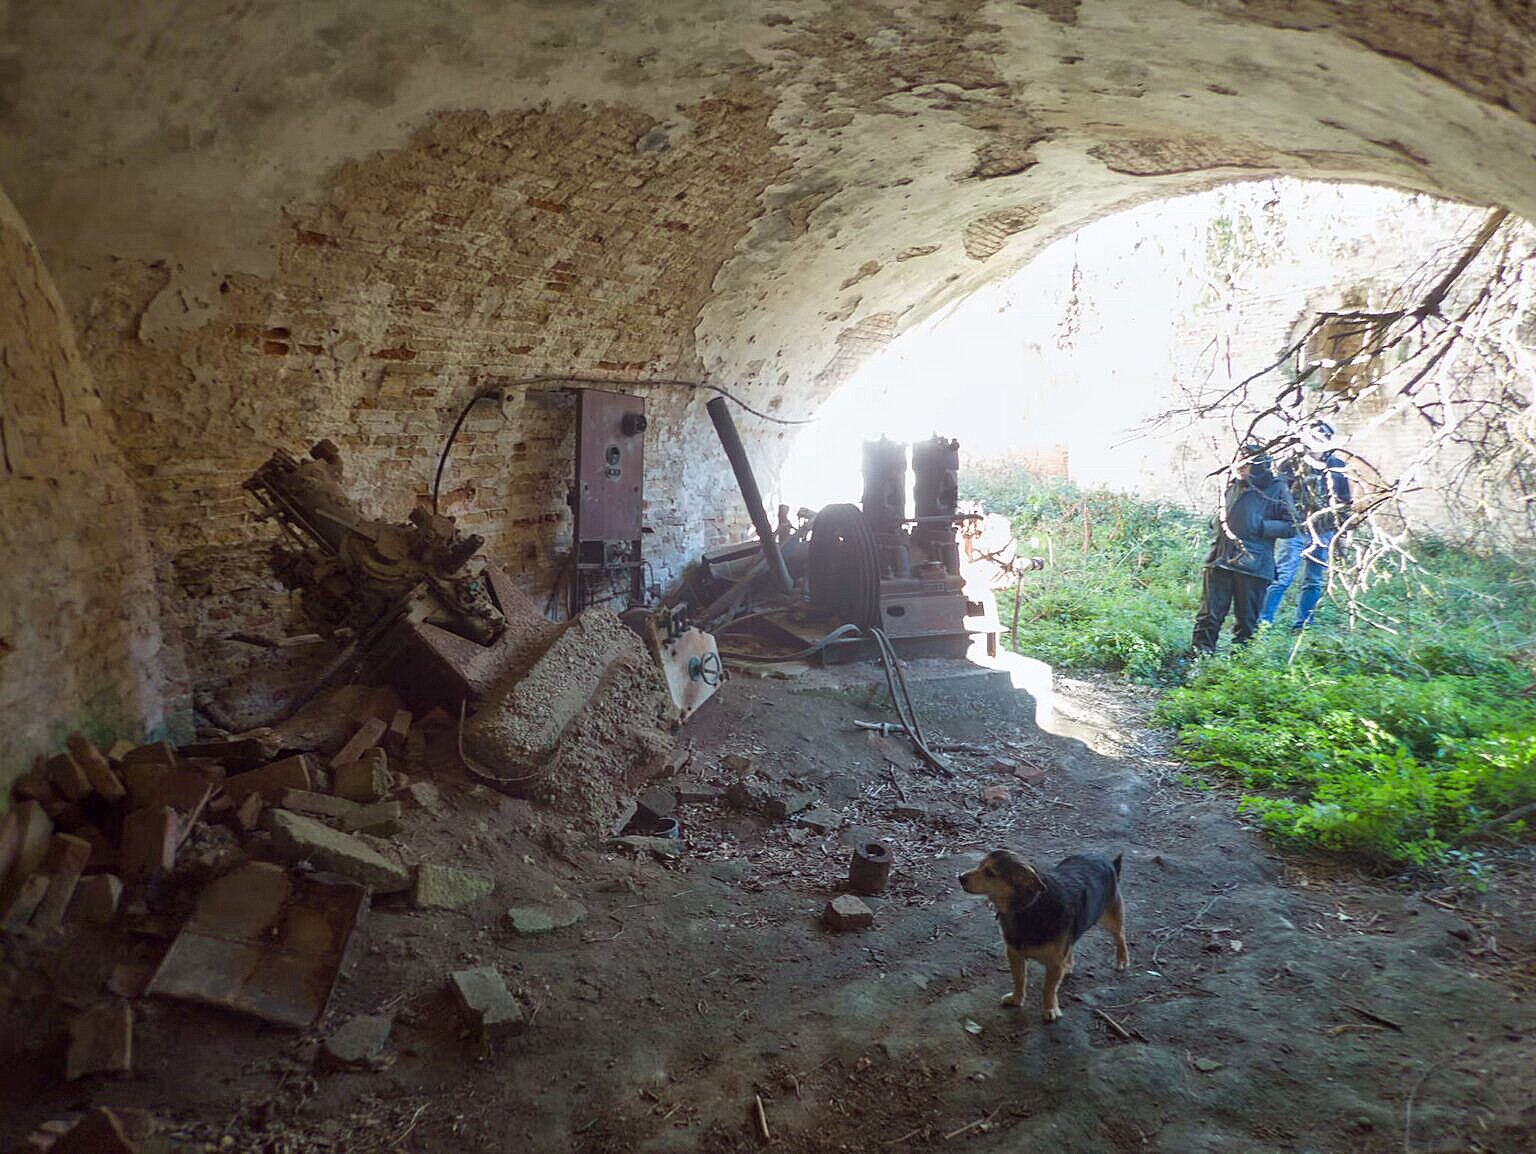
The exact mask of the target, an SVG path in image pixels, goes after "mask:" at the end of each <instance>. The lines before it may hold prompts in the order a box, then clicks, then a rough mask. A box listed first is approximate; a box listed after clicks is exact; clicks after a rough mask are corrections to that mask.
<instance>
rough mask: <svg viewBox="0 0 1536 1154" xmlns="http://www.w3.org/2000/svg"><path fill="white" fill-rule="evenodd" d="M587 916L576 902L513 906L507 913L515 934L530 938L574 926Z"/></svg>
mask: <svg viewBox="0 0 1536 1154" xmlns="http://www.w3.org/2000/svg"><path fill="white" fill-rule="evenodd" d="M586 916H587V911H586V910H585V909H584V908H583V907H582V906H580V905H579V904H577V903H576V902H561V903H560V904H559V905H553V906H513V907H512V908H511V909H509V910H508V911H507V921H508V922H509V923H511V926H512V929H513V931H514V932H516V933H518V934H521V935H523V936H524V937H530V936H532V935H534V934H548V933H552V932H554V931H555V930H563V929H565V928H566V927H567V926H574V925H575V924H576V923H577V922H579V921H581V920H582V919H583V918H585V917H586Z"/></svg>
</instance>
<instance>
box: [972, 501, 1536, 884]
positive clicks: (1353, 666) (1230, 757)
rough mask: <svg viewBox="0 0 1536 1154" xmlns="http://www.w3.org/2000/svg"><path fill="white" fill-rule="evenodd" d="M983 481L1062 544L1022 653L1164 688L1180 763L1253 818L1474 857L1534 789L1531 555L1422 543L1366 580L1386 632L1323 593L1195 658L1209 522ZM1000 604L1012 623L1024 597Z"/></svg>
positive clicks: (1038, 583)
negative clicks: (1297, 627) (1310, 609)
mask: <svg viewBox="0 0 1536 1154" xmlns="http://www.w3.org/2000/svg"><path fill="white" fill-rule="evenodd" d="M967 490H968V491H967V493H966V496H968V497H972V498H978V499H981V500H982V501H984V502H985V503H986V505H987V507H988V509H989V510H991V511H993V512H1001V513H1004V514H1006V515H1008V516H1010V517H1011V519H1012V521H1013V525H1014V529H1015V532H1016V534H1017V535H1018V536H1019V537H1020V538H1021V539H1022V540H1023V541H1024V542H1025V543H1026V546H1025V551H1026V552H1030V553H1043V552H1046V551H1047V550H1049V551H1050V552H1051V553H1052V554H1053V561H1054V564H1053V565H1052V566H1051V567H1050V568H1049V569H1048V570H1046V571H1045V572H1044V573H1041V574H1031V575H1029V576H1027V577H1026V578H1025V584H1024V589H1023V595H1022V598H1021V603H1020V614H1019V617H1020V620H1019V622H1018V642H1017V648H1018V649H1019V651H1020V652H1024V653H1028V654H1030V655H1032V656H1036V657H1039V658H1041V659H1043V660H1045V661H1048V662H1050V663H1051V664H1052V665H1054V666H1056V667H1057V668H1059V669H1064V670H1105V671H1110V672H1115V673H1119V674H1121V675H1122V676H1125V677H1127V678H1130V679H1133V680H1136V681H1140V682H1143V683H1147V684H1152V685H1157V686H1160V687H1162V689H1163V693H1162V695H1161V698H1160V700H1159V702H1158V705H1157V707H1156V711H1155V714H1154V716H1155V717H1156V718H1157V720H1159V721H1160V722H1162V723H1164V724H1167V725H1169V726H1171V727H1172V728H1173V729H1174V730H1175V731H1176V732H1177V734H1178V743H1177V748H1178V751H1179V755H1180V757H1181V758H1183V759H1184V760H1185V761H1186V762H1188V763H1189V764H1190V765H1191V766H1195V767H1199V768H1200V769H1202V770H1204V771H1207V772H1208V773H1211V774H1215V775H1218V776H1221V777H1224V778H1226V779H1228V780H1231V781H1233V782H1236V783H1237V784H1238V785H1240V786H1241V787H1242V789H1243V799H1242V802H1241V812H1243V813H1244V814H1246V815H1247V816H1249V817H1250V818H1251V819H1252V820H1254V821H1255V822H1257V823H1258V824H1259V825H1260V826H1262V827H1263V828H1264V829H1265V830H1267V831H1268V832H1269V833H1270V834H1271V835H1272V836H1274V837H1275V838H1276V839H1277V840H1280V841H1282V842H1286V843H1290V844H1294V845H1303V846H1310V847H1317V848H1322V849H1325V850H1330V851H1334V852H1337V853H1342V854H1348V855H1351V856H1353V857H1356V858H1359V859H1361V860H1363V861H1366V862H1369V863H1371V864H1373V865H1376V866H1379V867H1383V868H1403V867H1413V866H1426V867H1434V866H1444V865H1447V864H1458V863H1459V864H1468V863H1472V864H1473V865H1475V861H1476V855H1475V852H1474V851H1473V850H1472V849H1470V848H1469V846H1470V845H1471V844H1472V843H1473V842H1475V841H1476V840H1477V839H1478V838H1481V837H1483V836H1485V835H1486V834H1487V830H1486V828H1485V827H1486V825H1487V823H1488V822H1489V821H1490V820H1492V819H1494V818H1497V817H1499V816H1501V815H1503V814H1506V813H1508V812H1510V811H1511V810H1513V809H1516V808H1518V807H1519V806H1522V805H1525V804H1529V803H1531V802H1533V801H1536V700H1533V698H1532V697H1530V696H1527V695H1526V691H1527V690H1528V688H1529V686H1530V685H1531V683H1532V675H1531V670H1530V662H1529V654H1530V652H1531V646H1532V640H1533V638H1536V579H1533V577H1532V570H1531V568H1530V567H1529V566H1528V565H1524V564H1522V563H1521V562H1519V561H1518V560H1516V559H1513V558H1508V557H1491V556H1483V555H1479V554H1474V553H1471V552H1468V551H1465V550H1462V549H1458V548H1455V547H1453V546H1451V545H1448V544H1445V543H1442V542H1436V541H1421V542H1418V543H1417V544H1416V546H1415V548H1416V559H1417V564H1416V565H1414V566H1412V567H1410V568H1409V569H1408V570H1406V571H1405V572H1399V573H1394V574H1390V575H1387V576H1384V577H1382V578H1380V579H1378V580H1376V581H1375V582H1374V583H1373V585H1372V587H1371V588H1370V589H1369V590H1368V591H1367V592H1366V593H1365V594H1364V600H1365V602H1366V604H1367V605H1368V606H1369V608H1370V610H1371V613H1372V618H1373V619H1375V620H1380V621H1384V622H1386V623H1387V624H1388V626H1389V628H1388V629H1383V628H1377V627H1371V626H1364V625H1361V624H1359V623H1358V622H1357V621H1352V620H1351V619H1350V618H1349V617H1348V615H1346V614H1345V613H1344V612H1343V611H1342V610H1341V609H1340V608H1339V607H1337V606H1334V605H1332V604H1330V603H1328V602H1326V601H1325V602H1324V605H1323V606H1322V608H1321V609H1320V610H1319V613H1318V616H1317V618H1316V620H1315V623H1314V626H1313V628H1312V629H1310V630H1308V631H1307V632H1306V633H1305V634H1303V635H1301V636H1300V638H1296V637H1294V636H1293V635H1292V634H1291V633H1290V631H1289V630H1287V629H1284V628H1281V629H1278V630H1273V631H1268V632H1266V633H1264V634H1261V635H1260V637H1259V638H1257V639H1256V640H1255V641H1254V642H1253V643H1251V644H1250V645H1249V646H1248V647H1246V648H1245V649H1243V650H1240V651H1239V652H1238V653H1236V654H1232V653H1231V652H1226V653H1224V654H1223V655H1221V656H1218V657H1215V658H1209V659H1206V660H1203V661H1201V662H1199V663H1198V664H1195V663H1193V662H1192V660H1191V653H1190V631H1191V627H1192V624H1193V620H1194V613H1195V608H1196V605H1197V603H1198V600H1199V594H1200V569H1201V561H1202V559H1203V557H1204V555H1205V550H1206V548H1207V546H1208V544H1209V537H1210V526H1209V521H1208V520H1207V519H1206V518H1203V517H1196V516H1192V515H1191V514H1189V513H1187V512H1185V511H1182V510H1178V509H1175V508H1171V507H1169V506H1167V505H1161V504H1156V503H1151V502H1145V501H1140V500H1137V499H1135V498H1132V497H1127V496H1123V495H1118V494H1111V493H1105V492H1083V491H1079V490H1077V489H1076V488H1074V487H1072V486H1070V485H1066V484H1062V483H1050V482H1045V483H1042V482H1031V481H1030V480H1028V479H1027V478H1025V477H1023V476H1021V475H1020V474H1018V473H1004V472H999V473H994V474H983V475H981V476H980V477H973V478H970V479H969V481H968V485H967ZM1031 541H1035V542H1038V544H1037V545H1034V546H1032V545H1030V544H1029V543H1030V542H1031ZM1294 597H1295V591H1294V589H1293V591H1292V593H1291V597H1290V599H1288V600H1287V602H1286V604H1285V605H1284V606H1282V609H1281V617H1280V621H1281V622H1282V623H1283V622H1286V621H1289V620H1290V619H1291V616H1290V615H1291V614H1293V613H1294V607H1293V606H1294ZM999 601H1000V602H1001V604H1000V606H999V609H1000V611H1001V614H1002V618H1003V627H1004V630H1005V633H1006V632H1007V631H1009V630H1010V629H1011V627H1012V625H1013V621H1012V605H1013V599H1012V596H1011V594H1009V593H1003V594H1000V595H999ZM1229 628H1230V626H1229ZM1522 662H1523V663H1522ZM1527 833H1528V831H1527V830H1526V829H1525V828H1524V826H1523V824H1522V823H1518V822H1516V823H1511V824H1509V825H1505V826H1501V827H1500V828H1499V830H1498V835H1499V836H1503V837H1522V836H1525V835H1526V834H1527ZM1474 835H1476V836H1475V837H1474Z"/></svg>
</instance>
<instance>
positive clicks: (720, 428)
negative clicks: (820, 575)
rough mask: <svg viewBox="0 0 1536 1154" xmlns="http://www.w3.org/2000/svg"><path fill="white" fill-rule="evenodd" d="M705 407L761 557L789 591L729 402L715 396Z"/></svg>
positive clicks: (785, 571)
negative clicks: (727, 462) (729, 466)
mask: <svg viewBox="0 0 1536 1154" xmlns="http://www.w3.org/2000/svg"><path fill="white" fill-rule="evenodd" d="M704 407H705V408H706V409H708V410H709V419H710V420H711V421H713V422H714V424H715V432H716V434H718V435H719V437H720V447H721V448H723V449H724V450H725V455H726V458H727V459H728V460H729V461H730V462H731V471H732V472H733V473H735V474H736V484H737V485H738V486H739V487H740V489H741V499H742V500H743V501H745V502H746V505H747V515H748V516H749V517H751V518H752V527H753V528H754V529H756V530H757V539H758V541H759V542H760V543H761V544H762V546H763V561H764V562H765V563H766V564H767V566H768V573H769V575H770V576H771V577H772V578H773V580H774V582H775V584H777V585H778V586H779V588H780V589H782V590H783V591H784V592H785V593H791V592H793V591H794V588H795V583H794V581H793V580H792V579H791V578H790V576H789V569H788V567H786V566H785V564H784V555H783V554H782V553H781V552H779V542H778V539H777V538H776V537H775V536H774V535H773V524H772V522H770V521H769V520H768V511H767V510H766V509H764V508H763V495H762V493H761V492H760V491H759V490H758V487H757V478H756V477H754V476H753V475H752V464H751V462H750V461H748V460H747V450H746V448H745V446H743V445H742V443H741V434H740V433H738V432H737V431H736V422H735V421H733V420H732V419H731V410H730V408H729V407H728V403H727V401H726V399H725V398H724V397H716V398H715V399H714V400H712V401H710V402H709V403H708V404H707V405H705V406H704Z"/></svg>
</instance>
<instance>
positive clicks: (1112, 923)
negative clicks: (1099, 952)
mask: <svg viewBox="0 0 1536 1154" xmlns="http://www.w3.org/2000/svg"><path fill="white" fill-rule="evenodd" d="M1099 925H1101V926H1103V927H1104V928H1105V929H1106V930H1108V931H1109V936H1110V937H1112V938H1114V939H1115V969H1117V970H1123V969H1125V967H1126V966H1128V965H1130V964H1131V951H1130V949H1129V948H1127V946H1126V944H1125V903H1124V902H1123V901H1121V900H1120V895H1119V894H1118V893H1117V894H1116V895H1115V896H1114V899H1113V900H1112V901H1110V903H1109V905H1107V906H1105V907H1104V912H1103V913H1102V914H1100V915H1099Z"/></svg>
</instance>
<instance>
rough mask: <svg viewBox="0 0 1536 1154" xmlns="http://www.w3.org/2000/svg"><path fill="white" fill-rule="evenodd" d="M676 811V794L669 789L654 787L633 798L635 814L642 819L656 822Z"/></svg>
mask: <svg viewBox="0 0 1536 1154" xmlns="http://www.w3.org/2000/svg"><path fill="white" fill-rule="evenodd" d="M675 812H677V795H676V794H675V793H673V792H672V791H671V790H670V789H662V788H660V787H655V788H652V789H648V790H646V791H645V792H644V793H642V794H641V795H640V796H639V797H637V798H636V799H635V815H636V816H637V817H639V818H640V819H641V820H642V821H646V822H657V821H660V820H661V819H662V818H664V817H671V816H672V815H673V814H674V813H675Z"/></svg>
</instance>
